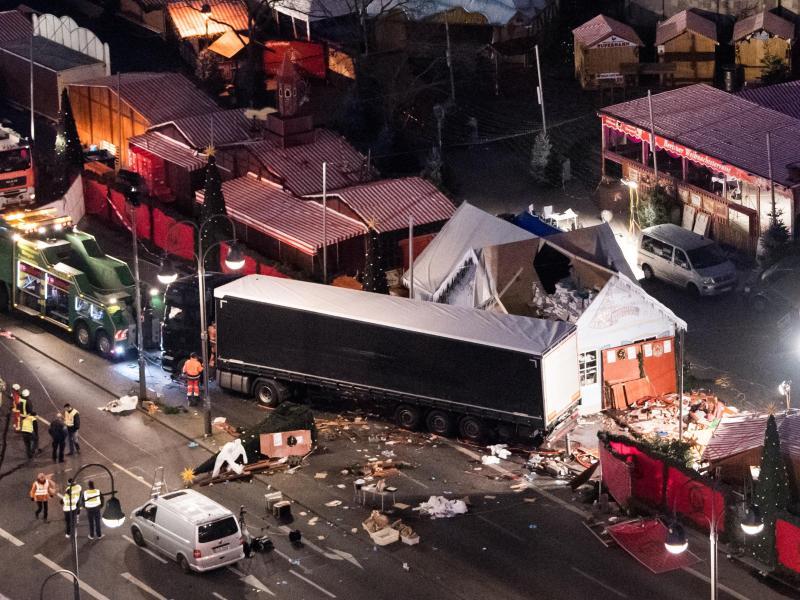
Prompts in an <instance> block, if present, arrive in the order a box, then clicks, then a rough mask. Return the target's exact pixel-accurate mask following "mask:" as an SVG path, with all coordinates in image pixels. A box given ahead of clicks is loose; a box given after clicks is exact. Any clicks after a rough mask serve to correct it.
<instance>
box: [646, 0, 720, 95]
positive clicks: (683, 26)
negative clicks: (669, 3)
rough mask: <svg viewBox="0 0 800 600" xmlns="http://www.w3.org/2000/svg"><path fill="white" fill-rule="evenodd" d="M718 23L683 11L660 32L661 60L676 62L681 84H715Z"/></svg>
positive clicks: (678, 79) (659, 28)
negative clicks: (708, 82) (703, 82)
mask: <svg viewBox="0 0 800 600" xmlns="http://www.w3.org/2000/svg"><path fill="white" fill-rule="evenodd" d="M717 44H718V42H717V24H716V23H715V22H714V21H711V20H710V19H706V18H705V17H701V16H700V15H699V14H697V13H696V12H694V11H692V10H683V11H681V12H679V13H677V14H675V15H673V16H672V17H670V18H669V19H667V20H666V21H664V22H663V23H660V24H659V25H658V27H657V29H656V46H657V48H658V61H659V62H662V63H674V64H675V73H674V74H673V77H674V79H675V81H677V82H696V81H713V79H714V65H715V62H714V59H715V52H716V46H717Z"/></svg>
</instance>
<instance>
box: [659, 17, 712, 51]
mask: <svg viewBox="0 0 800 600" xmlns="http://www.w3.org/2000/svg"><path fill="white" fill-rule="evenodd" d="M687 30H688V31H691V32H692V33H696V34H698V35H702V36H703V37H706V38H708V39H710V40H713V41H714V42H716V41H717V24H716V23H714V21H711V20H709V19H706V18H705V17H701V16H700V15H698V14H697V13H696V12H694V11H691V10H682V11H681V12H679V13H676V14H674V15H672V16H671V17H670V18H669V19H667V20H666V21H664V22H663V23H660V24H659V25H658V27H657V28H656V45H661V44H666V43H667V42H668V41H670V40H671V39H673V38H676V37H678V36H679V35H680V34H682V33H683V32H684V31H687Z"/></svg>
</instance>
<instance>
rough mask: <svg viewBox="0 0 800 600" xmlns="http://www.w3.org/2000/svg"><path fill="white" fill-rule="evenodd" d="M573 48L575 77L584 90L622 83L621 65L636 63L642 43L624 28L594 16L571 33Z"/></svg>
mask: <svg viewBox="0 0 800 600" xmlns="http://www.w3.org/2000/svg"><path fill="white" fill-rule="evenodd" d="M572 36H573V39H574V46H575V77H576V79H578V80H579V81H580V82H581V87H583V88H584V89H593V88H597V87H599V85H600V83H601V82H602V81H609V82H610V83H619V84H622V82H623V75H622V65H624V64H630V63H637V64H638V62H639V48H640V47H641V46H643V45H644V44H642V40H641V39H639V36H638V35H636V32H635V31H634V30H633V28H631V27H630V26H628V25H625V24H624V23H620V22H619V21H615V20H614V19H612V18H610V17H606V16H605V15H597V16H596V17H595V18H593V19H592V20H590V21H587V22H586V23H584V24H583V25H581V26H580V27H577V28H576V29H573V30H572Z"/></svg>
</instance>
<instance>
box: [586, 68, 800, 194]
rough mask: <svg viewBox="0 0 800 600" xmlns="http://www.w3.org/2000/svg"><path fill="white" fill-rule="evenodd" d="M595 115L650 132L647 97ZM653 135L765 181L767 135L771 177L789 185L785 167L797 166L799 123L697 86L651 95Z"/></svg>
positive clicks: (728, 95)
mask: <svg viewBox="0 0 800 600" xmlns="http://www.w3.org/2000/svg"><path fill="white" fill-rule="evenodd" d="M600 113H601V114H606V115H609V116H611V117H614V118H617V119H620V120H622V121H625V122H627V123H630V124H632V125H635V126H637V127H640V128H642V129H645V130H649V129H650V117H649V114H648V110H647V98H639V99H637V100H631V101H629V102H622V103H620V104H615V105H613V106H607V107H605V108H603V109H601V110H600ZM653 121H654V123H655V130H656V135H660V136H662V137H665V138H667V139H669V140H672V141H674V142H678V143H679V144H683V145H684V146H686V147H688V148H691V149H694V150H697V151H698V152H702V153H704V154H707V155H708V156H711V157H714V158H716V159H718V160H721V161H724V162H726V163H729V164H731V165H733V166H735V167H739V168H740V169H744V170H745V171H747V172H749V173H752V174H755V175H759V176H761V177H764V178H768V177H769V169H768V166H767V151H766V144H767V142H766V134H767V132H768V131H769V132H771V144H772V167H773V178H774V180H775V181H776V182H778V183H780V184H781V185H784V186H786V187H791V186H793V185H795V184H796V183H797V182H796V181H794V180H793V179H792V178H791V176H790V174H789V169H788V168H787V165H789V164H790V163H794V162H797V161H800V147H798V145H797V140H798V139H800V120H798V119H793V118H792V117H790V116H788V115H785V114H782V113H779V112H777V111H774V110H771V109H768V108H764V107H762V106H758V105H757V104H754V103H752V102H749V101H747V100H745V99H744V98H741V97H739V96H736V95H733V94H729V93H727V92H723V91H722V90H718V89H716V88H713V87H711V86H710V85H706V84H704V83H698V84H695V85H690V86H686V87H682V88H677V89H674V90H669V91H667V92H662V93H660V94H655V95H654V96H653Z"/></svg>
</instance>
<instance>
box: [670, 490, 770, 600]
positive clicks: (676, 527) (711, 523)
mask: <svg viewBox="0 0 800 600" xmlns="http://www.w3.org/2000/svg"><path fill="white" fill-rule="evenodd" d="M689 482H691V479H690V480H688V481H687V482H685V483H684V485H685V484H686V483H689ZM676 498H677V496H676ZM676 501H677V500H676ZM714 507H715V502H714V499H713V497H712V500H711V518H710V519H709V518H708V517H705V515H704V517H705V519H706V521H707V522H708V529H709V534H708V540H709V551H710V557H709V563H708V564H709V570H710V573H709V579H710V581H711V600H717V541H718V537H719V533H718V532H717V524H718V519H719V518H721V517H722V516H723V515H724V514H725V510H724V508H723V512H722V515H719V516H718V515H717V514H716V510H715V508H714ZM674 513H675V511H674V508H673V521H672V523H671V524H670V526H669V529H668V530H667V537H666V539H665V540H664V547H665V548H666V549H667V551H668V552H669V553H670V554H681V553H683V552H685V551H686V549H687V548H688V547H689V539H688V538H687V537H686V531H685V530H684V528H683V526H682V525H681V524H680V523H678V521H677V519H676V518H675V517H674ZM741 528H742V531H743V532H744V533H745V534H746V535H758V534H759V533H761V531H763V529H764V521H763V519H762V518H761V511H760V510H759V508H758V506H757V505H755V504H751V505H750V506H749V507H748V509H747V514H746V515H745V518H744V520H743V521H742V522H741Z"/></svg>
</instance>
